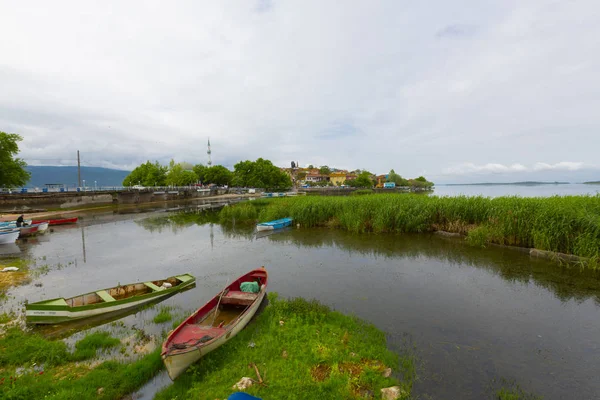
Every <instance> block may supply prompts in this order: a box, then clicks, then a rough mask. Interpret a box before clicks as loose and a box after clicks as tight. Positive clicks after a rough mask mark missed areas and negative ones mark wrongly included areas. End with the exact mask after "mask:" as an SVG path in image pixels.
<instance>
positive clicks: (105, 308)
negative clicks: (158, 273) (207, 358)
mask: <svg viewBox="0 0 600 400" xmlns="http://www.w3.org/2000/svg"><path fill="white" fill-rule="evenodd" d="M195 282H196V278H194V277H193V276H192V275H190V274H183V275H177V276H172V277H170V278H166V279H161V280H157V281H148V282H139V283H131V284H127V285H119V286H115V287H112V288H109V289H103V290H98V291H96V292H91V293H86V294H82V295H79V296H75V297H71V298H68V299H65V298H63V297H60V298H56V299H50V300H44V301H38V302H35V303H30V304H27V305H26V306H25V309H26V312H25V316H26V319H27V322H29V323H33V324H57V323H60V322H65V321H74V320H78V319H82V318H88V317H93V316H96V315H100V314H106V313H112V312H115V311H123V310H126V309H130V308H135V307H140V306H142V305H144V304H146V303H149V302H151V301H155V300H158V299H160V298H162V297H167V296H170V295H172V294H174V293H176V292H179V291H181V290H183V289H185V288H187V287H189V286H191V285H193V284H194V283H195Z"/></svg>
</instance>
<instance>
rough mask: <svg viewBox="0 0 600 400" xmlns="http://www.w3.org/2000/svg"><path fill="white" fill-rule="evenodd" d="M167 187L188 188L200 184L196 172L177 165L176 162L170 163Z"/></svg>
mask: <svg viewBox="0 0 600 400" xmlns="http://www.w3.org/2000/svg"><path fill="white" fill-rule="evenodd" d="M166 181H167V185H172V186H186V185H191V184H192V183H196V182H198V177H197V176H196V173H195V172H194V171H188V170H186V169H184V168H183V165H181V164H179V163H178V164H175V160H171V162H170V163H169V172H167V179H166Z"/></svg>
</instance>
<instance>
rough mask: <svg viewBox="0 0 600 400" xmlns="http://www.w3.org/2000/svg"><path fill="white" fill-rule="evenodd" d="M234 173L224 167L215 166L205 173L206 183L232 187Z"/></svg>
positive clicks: (207, 169)
mask: <svg viewBox="0 0 600 400" xmlns="http://www.w3.org/2000/svg"><path fill="white" fill-rule="evenodd" d="M232 179H233V173H232V172H231V171H230V170H228V169H227V168H225V167H224V166H222V165H213V166H212V167H210V168H206V170H205V171H204V182H206V183H214V184H215V185H219V186H224V185H231V181H232Z"/></svg>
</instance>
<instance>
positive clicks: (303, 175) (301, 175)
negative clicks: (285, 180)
mask: <svg viewBox="0 0 600 400" xmlns="http://www.w3.org/2000/svg"><path fill="white" fill-rule="evenodd" d="M305 178H306V172H298V173H297V174H296V179H297V180H299V181H303V180H304V179H305Z"/></svg>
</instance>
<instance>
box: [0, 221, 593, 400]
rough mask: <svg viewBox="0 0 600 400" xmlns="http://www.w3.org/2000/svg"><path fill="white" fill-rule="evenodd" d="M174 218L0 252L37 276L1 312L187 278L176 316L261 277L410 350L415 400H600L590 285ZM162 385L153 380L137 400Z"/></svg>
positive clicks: (475, 257)
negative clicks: (515, 397) (505, 390)
mask: <svg viewBox="0 0 600 400" xmlns="http://www.w3.org/2000/svg"><path fill="white" fill-rule="evenodd" d="M138 211H140V210H138ZM176 213H177V212H173V211H170V212H166V211H165V210H144V211H143V212H139V213H137V212H136V213H133V214H115V213H112V212H110V213H107V212H101V213H88V214H86V215H84V216H83V217H82V218H81V220H80V223H79V224H78V225H76V226H68V227H67V226H65V227H57V228H55V229H54V232H51V233H49V234H47V235H45V236H42V237H39V238H34V239H30V240H28V241H27V242H23V243H20V244H19V245H18V246H14V247H13V246H10V248H5V249H3V250H2V251H0V264H1V263H2V260H3V259H4V260H5V259H7V258H10V257H15V256H18V257H22V258H26V259H31V260H36V268H42V267H40V265H42V264H43V266H44V267H43V268H45V270H44V271H43V273H42V274H40V275H39V276H37V277H35V278H34V279H33V281H32V282H31V283H30V284H28V285H25V286H20V287H17V288H13V289H12V290H11V291H10V292H9V294H10V295H11V297H10V298H9V299H8V300H7V301H5V303H4V304H3V306H2V308H3V309H4V311H6V310H7V309H10V308H12V309H16V307H17V304H18V303H19V302H22V301H24V300H25V299H27V300H29V301H39V300H42V299H48V298H52V297H58V296H64V297H69V296H73V295H77V294H81V293H85V292H90V291H95V290H98V289H101V288H105V287H111V286H114V285H116V284H117V283H121V284H125V283H131V282H136V281H144V280H150V279H159V278H164V277H167V276H172V275H176V274H181V273H186V272H190V273H192V274H193V275H195V276H196V279H197V284H196V287H195V288H193V289H191V290H188V291H186V292H183V293H180V294H177V295H175V296H173V297H171V298H169V299H167V300H165V301H164V302H163V303H161V305H172V306H176V307H177V309H178V310H180V312H181V315H183V314H185V313H186V312H187V311H191V310H192V309H195V308H197V307H198V306H200V305H201V304H203V303H204V302H205V301H207V300H208V299H210V298H211V297H212V296H214V295H215V294H216V293H217V292H218V291H219V290H220V289H221V288H222V287H224V286H225V285H226V284H227V283H228V282H229V280H230V279H232V278H234V277H237V276H239V275H241V274H242V273H244V272H246V271H248V270H250V269H251V268H256V267H258V266H261V265H264V266H265V267H266V268H267V269H268V271H269V275H270V283H269V286H270V288H269V290H270V291H276V292H278V293H279V294H280V295H281V296H285V297H297V296H300V297H305V298H316V299H318V300H319V301H321V302H323V303H325V304H327V305H330V306H331V307H333V308H335V309H337V310H340V311H342V312H345V313H353V314H355V315H357V316H359V317H360V318H363V319H365V320H368V321H370V322H372V323H374V324H375V325H376V326H377V327H379V328H380V329H382V330H383V331H385V332H386V333H387V334H388V337H389V343H390V346H391V348H392V349H394V350H397V351H412V352H413V353H414V354H415V356H416V357H417V360H418V374H419V380H418V381H417V383H416V385H415V388H414V391H413V394H414V395H415V397H418V398H422V399H458V398H460V399H482V398H492V397H493V396H492V393H493V388H495V387H497V386H498V385H499V384H501V383H502V382H504V381H507V382H516V383H518V385H519V386H520V387H521V388H522V389H524V390H526V391H528V392H532V393H535V394H537V395H541V396H543V397H544V398H545V399H600V378H599V375H600V275H599V274H597V273H593V272H585V271H580V270H579V269H577V268H570V269H568V268H565V267H561V266H558V265H556V264H554V263H552V262H548V261H544V260H538V259H532V258H530V257H529V255H528V254H526V253H523V252H519V251H515V250H512V249H506V248H500V247H491V248H487V249H476V248H472V247H469V246H467V245H465V244H464V243H462V242H461V241H457V240H456V239H446V238H440V237H437V236H434V235H368V234H365V235H355V234H350V233H346V232H342V231H336V230H327V229H303V228H294V229H289V230H286V231H284V232H281V233H277V234H272V235H268V236H265V237H261V238H256V237H255V236H254V234H253V233H252V232H251V231H249V230H248V229H247V228H241V229H235V228H230V227H222V226H220V225H218V224H216V223H210V222H207V221H209V220H211V219H212V220H214V218H210V216H209V217H208V218H204V217H203V215H204V214H205V213H206V212H200V213H201V214H197V213H198V211H195V212H192V213H188V214H186V215H181V212H179V214H178V215H179V217H180V218H179V219H175V220H174V219H172V218H168V216H172V215H174V214H176ZM194 221H195V222H194ZM36 283H37V284H38V285H39V284H42V286H41V287H39V286H35V284H36ZM13 296H14V297H13ZM157 309H158V307H155V308H154V309H146V310H143V311H141V312H139V313H136V314H133V315H129V316H126V317H124V318H122V319H121V321H122V322H123V323H124V324H125V326H133V325H135V326H136V327H137V328H143V329H145V330H146V332H149V333H159V332H160V331H161V330H168V329H170V323H169V324H166V325H164V326H157V325H156V324H153V323H152V322H151V320H152V317H153V315H154V314H155V313H156V312H157ZM44 332H45V333H48V332H49V333H52V331H51V330H50V331H44ZM167 382H168V380H166V379H165V377H164V374H162V375H161V376H160V377H159V378H157V379H156V380H155V381H153V382H152V383H150V384H149V385H148V386H147V387H146V388H144V389H143V390H142V391H141V392H140V393H139V394H138V396H137V397H138V398H139V397H141V398H151V397H152V393H153V391H155V390H156V389H157V388H158V387H160V386H161V385H162V384H165V383H167Z"/></svg>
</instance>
